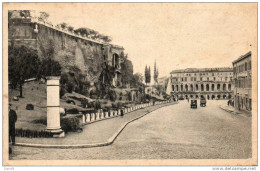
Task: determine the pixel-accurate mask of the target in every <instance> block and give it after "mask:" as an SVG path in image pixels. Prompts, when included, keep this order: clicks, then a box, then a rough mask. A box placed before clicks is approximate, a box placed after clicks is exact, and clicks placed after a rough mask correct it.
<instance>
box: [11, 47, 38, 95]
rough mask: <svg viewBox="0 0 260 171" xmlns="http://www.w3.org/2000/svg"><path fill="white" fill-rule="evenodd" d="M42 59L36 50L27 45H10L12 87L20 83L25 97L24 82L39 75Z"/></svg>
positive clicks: (21, 92)
mask: <svg viewBox="0 0 260 171" xmlns="http://www.w3.org/2000/svg"><path fill="white" fill-rule="evenodd" d="M39 66H40V60H39V58H38V55H37V51H36V50H32V49H29V48H27V47H25V46H21V47H13V48H11V47H8V76H9V82H10V83H11V87H12V88H16V86H17V85H19V88H20V97H23V88H22V87H23V84H24V81H25V80H26V79H29V78H33V77H36V76H37V73H38V68H39Z"/></svg>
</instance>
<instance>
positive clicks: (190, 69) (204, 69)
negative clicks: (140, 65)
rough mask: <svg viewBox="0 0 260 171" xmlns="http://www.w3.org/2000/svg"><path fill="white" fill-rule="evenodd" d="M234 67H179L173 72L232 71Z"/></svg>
mask: <svg viewBox="0 0 260 171" xmlns="http://www.w3.org/2000/svg"><path fill="white" fill-rule="evenodd" d="M232 71H233V69H232V68H231V67H222V68H186V69H178V70H173V71H172V72H171V74H173V73H194V72H232Z"/></svg>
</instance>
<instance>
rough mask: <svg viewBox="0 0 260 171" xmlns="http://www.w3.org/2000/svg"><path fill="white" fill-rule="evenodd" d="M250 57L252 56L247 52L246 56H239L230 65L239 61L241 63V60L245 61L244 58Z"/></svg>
mask: <svg viewBox="0 0 260 171" xmlns="http://www.w3.org/2000/svg"><path fill="white" fill-rule="evenodd" d="M251 55H252V54H251V51H249V52H247V53H246V54H244V55H242V56H240V57H239V58H238V59H236V60H235V61H233V62H232V63H233V64H235V63H237V62H239V61H242V60H243V59H245V58H247V57H249V56H251Z"/></svg>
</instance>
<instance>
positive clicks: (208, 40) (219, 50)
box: [30, 3, 257, 77]
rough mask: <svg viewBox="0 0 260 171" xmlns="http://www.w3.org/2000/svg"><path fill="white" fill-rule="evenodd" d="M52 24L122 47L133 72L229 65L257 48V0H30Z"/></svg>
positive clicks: (164, 71) (160, 74)
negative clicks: (37, 0) (48, 0)
mask: <svg viewBox="0 0 260 171" xmlns="http://www.w3.org/2000/svg"><path fill="white" fill-rule="evenodd" d="M30 7H31V8H33V9H37V10H42V11H46V12H47V13H49V14H50V17H49V20H50V21H52V22H53V23H61V22H66V23H68V24H70V25H71V26H73V27H74V28H78V27H88V28H91V29H94V30H96V31H99V32H100V33H104V34H106V35H109V36H111V37H112V39H113V41H112V43H113V44H117V45H120V46H123V47H124V48H125V53H127V54H128V57H129V59H130V60H131V61H132V62H133V66H134V72H135V73H136V72H139V73H142V74H144V69H145V65H148V66H151V70H152V71H153V66H154V62H155V60H156V63H157V66H158V68H159V77H162V76H169V73H170V72H171V71H172V70H174V69H185V68H209V67H232V61H234V60H235V59H237V58H238V57H239V56H241V55H243V54H245V53H247V52H248V51H250V50H252V48H254V47H255V48H256V47H257V44H256V42H257V4H256V3H120V4H118V3H79V4H75V3H74V4H71V3H66V4H63V3H59V4H55V5H53V4H41V5H39V4H35V6H33V5H30Z"/></svg>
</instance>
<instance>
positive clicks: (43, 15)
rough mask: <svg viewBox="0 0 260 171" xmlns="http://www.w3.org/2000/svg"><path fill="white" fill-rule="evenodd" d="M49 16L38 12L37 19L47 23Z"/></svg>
mask: <svg viewBox="0 0 260 171" xmlns="http://www.w3.org/2000/svg"><path fill="white" fill-rule="evenodd" d="M49 16H50V15H49V14H48V13H47V12H40V17H39V19H41V20H43V21H47V20H48V18H49Z"/></svg>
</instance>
